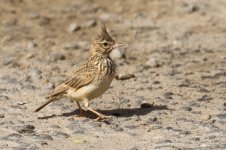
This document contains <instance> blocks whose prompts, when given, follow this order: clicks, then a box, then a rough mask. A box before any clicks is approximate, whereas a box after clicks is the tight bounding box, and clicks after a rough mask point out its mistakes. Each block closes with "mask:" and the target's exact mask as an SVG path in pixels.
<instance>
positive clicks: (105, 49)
mask: <svg viewBox="0 0 226 150" xmlns="http://www.w3.org/2000/svg"><path fill="white" fill-rule="evenodd" d="M122 46H125V44H118V43H116V42H115V40H114V39H113V38H112V37H111V36H110V35H109V34H108V32H107V29H106V28H105V26H102V27H101V30H100V33H99V34H97V35H96V36H95V38H94V39H93V41H92V46H91V51H92V53H98V54H102V55H109V54H110V53H111V51H112V50H113V49H115V48H118V47H122Z"/></svg>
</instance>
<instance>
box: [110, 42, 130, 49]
mask: <svg viewBox="0 0 226 150" xmlns="http://www.w3.org/2000/svg"><path fill="white" fill-rule="evenodd" d="M119 47H128V44H121V43H115V44H114V45H113V49H115V48H119Z"/></svg>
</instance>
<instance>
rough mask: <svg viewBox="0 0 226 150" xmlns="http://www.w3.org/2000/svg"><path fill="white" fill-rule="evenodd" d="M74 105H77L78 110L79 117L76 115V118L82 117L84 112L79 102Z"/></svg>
mask: <svg viewBox="0 0 226 150" xmlns="http://www.w3.org/2000/svg"><path fill="white" fill-rule="evenodd" d="M76 104H77V105H78V108H79V115H77V116H78V117H83V116H84V110H83V109H82V107H81V106H80V104H79V102H77V101H76Z"/></svg>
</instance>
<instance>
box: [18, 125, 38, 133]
mask: <svg viewBox="0 0 226 150" xmlns="http://www.w3.org/2000/svg"><path fill="white" fill-rule="evenodd" d="M34 129H35V127H34V126H33V125H20V126H17V127H16V128H15V130H16V131H17V132H18V133H21V134H24V133H34Z"/></svg>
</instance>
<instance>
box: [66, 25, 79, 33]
mask: <svg viewBox="0 0 226 150" xmlns="http://www.w3.org/2000/svg"><path fill="white" fill-rule="evenodd" d="M80 28H81V27H80V26H79V25H78V24H77V23H72V24H70V25H69V27H68V28H67V31H68V32H69V33H73V32H75V31H78V30H79V29H80Z"/></svg>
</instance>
